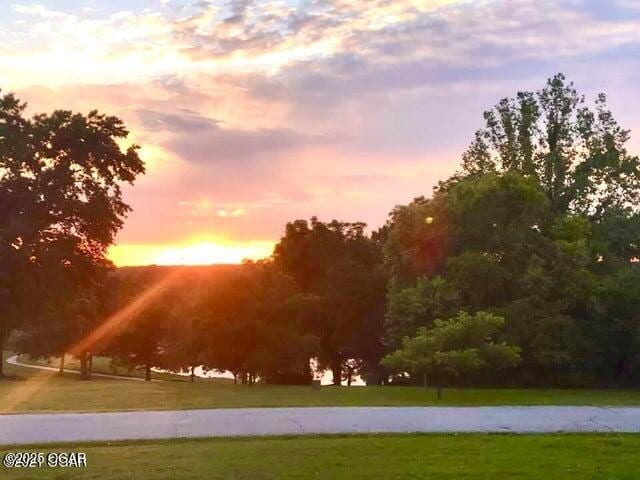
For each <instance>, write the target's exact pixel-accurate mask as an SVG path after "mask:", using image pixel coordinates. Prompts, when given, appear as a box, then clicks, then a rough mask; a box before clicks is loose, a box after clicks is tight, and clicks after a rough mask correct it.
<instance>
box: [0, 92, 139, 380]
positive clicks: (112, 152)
mask: <svg viewBox="0 0 640 480" xmlns="http://www.w3.org/2000/svg"><path fill="white" fill-rule="evenodd" d="M25 109H26V104H25V103H22V102H20V101H19V100H18V99H17V98H16V97H15V96H14V95H12V94H7V95H3V96H0V262H2V263H1V264H0V270H2V272H3V277H4V278H5V279H7V280H5V282H6V283H8V284H9V292H10V296H11V301H10V305H9V306H8V307H5V308H4V309H3V311H2V314H1V315H0V349H1V348H2V346H3V344H4V340H5V339H6V338H7V336H8V334H9V332H10V331H11V330H12V329H13V328H15V327H17V326H19V325H20V324H21V323H22V322H23V320H24V317H25V312H24V309H23V307H25V306H27V307H32V306H33V303H34V302H38V301H39V300H40V298H39V297H38V296H37V295H36V292H35V291H33V290H29V289H27V290H26V291H25V290H21V286H22V285H24V284H25V281H24V278H25V276H29V275H33V274H34V271H36V270H40V271H42V270H43V269H45V268H46V266H47V262H48V261H49V260H51V259H52V258H55V257H57V259H58V260H57V266H56V269H57V268H58V266H59V265H63V266H65V267H66V268H68V269H69V271H71V270H75V271H76V272H78V271H79V270H81V269H83V268H84V266H85V265H91V269H94V268H101V267H102V266H104V265H105V264H106V262H105V255H106V251H107V248H108V247H109V245H111V244H112V243H113V241H114V238H115V234H116V233H117V231H118V230H119V229H120V228H121V227H122V225H123V219H124V217H125V215H126V213H127V212H128V210H129V207H128V206H127V204H126V203H124V201H123V199H122V191H121V185H122V184H123V183H133V181H134V180H135V178H136V176H137V175H139V174H141V173H143V172H144V165H143V163H142V161H141V160H140V158H139V157H138V154H137V149H138V147H137V146H135V145H132V146H130V147H128V148H127V149H125V150H123V149H122V148H121V146H120V142H121V141H122V140H124V139H126V137H127V136H128V131H127V129H126V128H125V126H124V124H123V123H122V121H121V120H120V119H118V118H116V117H113V116H106V115H102V114H99V113H98V112H96V111H93V112H90V113H89V114H88V115H82V114H78V113H73V112H70V111H65V110H57V111H54V112H53V113H51V114H38V115H35V116H33V117H27V116H26V114H25ZM52 250H55V252H56V253H54V254H52V253H51V252H52ZM78 259H81V260H78ZM56 273H59V272H56ZM74 275H76V274H74ZM83 276H84V275H82V274H77V277H78V278H80V277H83ZM72 290H73V289H72ZM72 290H71V291H69V292H68V293H69V298H71V297H72V296H73V293H75V292H73V291H72ZM79 331H81V330H79ZM85 353H86V352H80V353H79V354H80V356H81V357H83V358H81V360H83V362H84V357H85ZM0 368H1V367H0ZM0 373H1V370H0Z"/></svg>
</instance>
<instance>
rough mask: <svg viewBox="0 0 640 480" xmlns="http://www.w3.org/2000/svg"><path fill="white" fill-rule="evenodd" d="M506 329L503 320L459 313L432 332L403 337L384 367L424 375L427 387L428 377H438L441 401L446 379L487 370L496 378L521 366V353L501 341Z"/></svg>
mask: <svg viewBox="0 0 640 480" xmlns="http://www.w3.org/2000/svg"><path fill="white" fill-rule="evenodd" d="M503 328H504V318H502V317H499V316H496V315H492V314H490V313H487V312H482V311H479V312H477V313H476V314H475V315H469V314H468V313H466V312H460V313H459V314H458V315H457V316H455V317H453V318H451V319H449V320H435V322H434V324H433V326H432V327H431V328H425V327H420V328H419V329H418V332H417V334H416V335H415V336H414V337H412V338H409V337H404V338H403V340H402V347H401V348H400V349H398V350H396V351H394V352H392V353H390V354H389V355H387V356H386V357H385V358H384V359H383V360H382V363H383V365H385V366H386V367H387V368H389V369H390V370H392V371H395V372H401V373H402V372H411V373H414V374H419V375H420V374H421V375H422V376H423V381H424V386H425V387H427V384H428V378H429V376H431V375H435V376H436V378H437V385H438V398H440V397H441V388H442V382H443V381H445V380H446V379H456V378H458V377H460V376H463V375H469V374H471V373H476V372H479V371H482V370H487V369H490V370H491V373H492V374H494V375H495V374H496V373H498V371H499V370H501V369H504V368H507V367H513V366H515V365H517V364H518V363H519V362H520V349H519V348H518V347H517V346H514V345H509V344H507V343H505V342H504V341H500V339H499V336H500V334H501V333H502V330H503Z"/></svg>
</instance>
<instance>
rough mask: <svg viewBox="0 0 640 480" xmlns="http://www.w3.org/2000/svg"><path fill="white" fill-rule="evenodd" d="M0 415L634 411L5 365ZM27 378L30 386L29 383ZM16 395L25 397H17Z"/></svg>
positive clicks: (633, 398)
mask: <svg viewBox="0 0 640 480" xmlns="http://www.w3.org/2000/svg"><path fill="white" fill-rule="evenodd" d="M5 371H6V373H7V374H8V375H10V378H8V379H5V380H0V413H20V412H54V411H79V412H100V411H115V410H170V409H190V408H233V407H285V406H297V407H310V406H418V405H458V406H467V405H468V406H472V405H611V406H615V405H640V391H638V390H577V389H576V390H561V389H446V390H445V391H444V396H443V398H442V400H439V401H438V400H437V399H436V394H435V392H434V391H433V390H425V389H423V388H420V387H352V388H348V387H340V388H336V387H323V388H322V389H321V390H320V391H313V390H312V389H311V388H309V387H305V386H274V385H256V386H253V387H248V386H245V385H233V384H229V383H227V382H222V383H221V382H217V381H208V380H207V381H196V383H194V384H191V383H189V382H184V381H164V382H151V383H147V382H138V381H131V380H112V379H104V378H94V379H93V380H90V381H80V380H79V379H78V376H77V375H72V374H66V375H63V376H58V375H57V374H50V375H46V376H43V377H39V376H38V371H37V370H34V369H29V368H22V367H15V366H11V365H7V364H5ZM34 379H38V380H37V381H36V380H34ZM23 392H28V394H24V393H23Z"/></svg>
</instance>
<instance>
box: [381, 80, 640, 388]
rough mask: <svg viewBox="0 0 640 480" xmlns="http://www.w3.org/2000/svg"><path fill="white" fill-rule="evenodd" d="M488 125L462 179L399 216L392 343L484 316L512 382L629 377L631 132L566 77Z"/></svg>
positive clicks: (389, 256)
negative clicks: (515, 353) (498, 334)
mask: <svg viewBox="0 0 640 480" xmlns="http://www.w3.org/2000/svg"><path fill="white" fill-rule="evenodd" d="M484 120H485V127H484V128H482V129H481V130H479V131H478V132H477V134H476V136H475V140H474V141H473V143H472V144H471V146H470V147H469V149H468V150H467V152H466V153H465V154H464V156H463V168H462V170H461V171H460V172H459V173H458V174H456V175H454V176H453V177H451V178H450V179H449V180H447V181H445V182H442V183H441V184H440V185H439V187H438V188H437V189H436V191H435V193H434V195H433V196H432V197H431V198H429V199H426V198H423V197H421V198H418V199H416V200H414V202H412V203H411V204H409V205H407V206H400V207H397V208H396V209H394V211H393V212H392V214H391V217H390V220H389V224H388V227H387V228H388V235H387V238H388V240H387V242H386V245H385V253H386V255H385V257H386V260H385V261H386V263H387V265H388V269H389V271H390V272H391V275H392V276H391V281H390V284H389V289H388V298H389V310H388V313H387V328H386V336H387V340H388V342H389V344H390V345H391V346H392V347H398V346H399V345H400V341H401V339H402V338H403V337H404V336H412V335H414V334H415V332H416V331H417V329H418V328H419V327H423V326H424V327H427V328H428V327H429V326H431V325H432V324H433V321H434V319H436V318H447V317H450V316H452V315H453V314H455V312H457V311H458V310H466V311H470V312H475V311H479V310H486V311H490V312H493V313H496V314H499V315H500V316H502V317H504V319H505V335H506V338H508V340H509V341H510V342H511V343H513V344H515V345H517V346H519V347H520V348H521V351H522V362H521V364H520V366H519V369H518V376H517V377H514V379H513V380H514V381H520V382H536V383H550V382H565V381H577V382H582V381H583V380H584V379H587V378H590V380H584V381H591V382H593V381H612V380H613V379H615V378H616V375H620V374H621V373H623V372H626V374H630V372H632V371H633V369H634V368H636V367H634V365H636V364H637V363H638V362H637V358H638V355H637V346H638V343H637V341H636V338H637V337H638V333H637V332H638V331H640V330H639V329H638V320H637V315H635V313H634V312H635V311H637V309H638V307H640V305H639V304H638V300H636V297H635V289H634V288H633V285H634V280H633V279H634V278H638V270H637V269H638V263H637V258H638V251H637V248H638V247H637V245H638V240H637V239H638V234H639V233H640V227H639V225H640V221H639V220H638V218H639V217H638V216H637V214H636V205H637V199H638V194H639V193H640V183H639V182H640V171H639V169H638V167H639V164H640V162H639V160H638V158H637V157H635V156H632V155H630V154H629V153H628V152H627V150H626V146H625V145H626V143H627V141H628V139H629V132H628V131H627V130H624V129H622V128H621V127H619V126H618V124H617V122H616V121H615V119H614V117H613V115H612V114H611V112H610V111H609V110H608V109H607V107H606V99H605V96H604V95H600V96H599V97H598V98H597V100H596V102H595V105H594V106H589V105H588V104H587V102H586V101H585V99H584V98H583V97H581V96H580V95H579V94H578V93H577V92H576V90H575V88H574V86H573V84H572V83H569V82H567V81H566V79H565V78H564V76H563V75H561V74H558V75H556V76H555V77H553V78H551V79H550V80H549V81H548V82H547V84H546V86H545V87H544V88H543V89H542V90H540V91H538V92H535V93H534V92H520V93H518V94H517V96H516V97H515V98H512V99H503V100H501V101H500V102H499V103H498V104H497V105H496V107H495V108H493V109H492V110H490V111H487V112H485V115H484ZM611 298H617V299H622V300H621V301H612V300H611ZM581 378H582V379H583V380H580V379H581ZM516 379H517V380H516Z"/></svg>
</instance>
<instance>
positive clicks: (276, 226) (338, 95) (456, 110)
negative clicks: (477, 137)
mask: <svg viewBox="0 0 640 480" xmlns="http://www.w3.org/2000/svg"><path fill="white" fill-rule="evenodd" d="M558 71H562V72H564V73H565V74H566V75H567V76H568V77H569V78H570V79H571V80H573V81H575V83H576V86H577V87H578V89H579V90H580V91H581V92H583V93H585V94H586V95H587V96H588V97H593V96H594V95H595V94H596V93H597V92H598V91H604V92H606V93H608V95H609V103H610V106H611V107H612V109H613V110H614V112H615V114H616V116H617V117H618V119H619V120H620V122H621V123H622V125H623V126H624V127H626V128H631V129H632V131H633V132H632V142H631V145H630V147H631V150H632V152H634V153H639V152H640V108H638V106H640V0H611V1H609V0H566V1H551V0H468V1H448V0H390V1H383V0H351V1H348V0H306V1H305V0H296V1H294V0H274V1H271V0H267V1H252V0H235V1H233V0H232V1H226V0H221V1H187V0H139V1H135V0H128V1H124V0H111V1H103V0H84V1H83V0H55V1H53V0H51V1H46V0H40V1H38V2H31V1H28V0H22V1H21V0H16V2H15V3H14V2H12V1H11V0H9V1H3V2H0V88H1V89H2V90H3V91H4V92H7V91H14V92H16V93H17V94H18V96H19V97H21V98H22V99H24V100H26V101H28V102H29V108H30V111H31V112H33V113H35V112H40V111H50V110H52V109H55V108H65V109H72V110H78V111H82V112H88V111H89V110H91V109H93V108H98V109H100V110H102V111H104V112H106V113H109V114H115V115H118V116H120V117H121V118H123V119H124V121H125V123H126V124H127V125H128V127H129V128H130V130H131V132H132V136H131V137H132V140H133V141H135V142H136V143H139V144H140V145H142V150H141V155H142V157H143V158H144V160H145V161H146V163H147V168H148V173H147V175H145V176H144V178H141V179H140V180H139V181H138V182H137V184H136V186H135V187H134V188H131V189H129V188H128V189H126V191H125V195H126V200H127V202H128V203H130V204H131V206H132V207H133V209H134V210H133V212H132V213H131V215H130V216H129V219H128V220H127V222H126V226H125V228H124V230H123V231H122V232H121V234H120V235H119V237H118V245H117V247H115V248H114V249H112V250H111V257H112V258H113V260H114V261H115V262H116V263H117V264H120V265H125V264H150V263H162V264H168V263H220V262H238V261H240V260H241V259H242V258H243V257H251V258H258V257H262V256H267V255H269V254H270V253H271V249H272V247H273V244H274V242H275V241H277V240H278V238H279V237H280V235H281V234H282V233H283V229H284V224H285V223H286V222H287V221H289V220H293V219H296V218H309V217H311V216H312V215H317V216H318V217H320V218H321V219H324V220H330V219H332V218H337V219H341V220H346V221H356V220H362V221H365V222H367V223H368V224H369V225H370V226H371V227H372V228H377V227H378V226H380V225H382V223H383V222H384V221H385V219H386V216H387V214H388V212H389V211H390V210H391V208H392V207H393V206H394V205H396V204H398V203H406V202H408V201H410V200H411V199H412V198H413V197H415V196H418V195H421V194H429V193H430V192H431V188H432V186H433V185H434V183H436V182H437V180H439V179H444V178H445V177H446V176H448V175H449V174H451V173H452V172H453V171H454V170H455V169H456V168H457V166H458V163H459V158H460V155H461V153H462V151H463V150H464V149H465V146H466V145H467V144H468V143H469V141H470V140H471V138H472V135H473V132H474V130H475V129H477V128H478V127H480V126H481V123H482V111H483V110H484V109H486V108H488V107H490V106H491V105H493V104H494V103H495V102H496V101H497V100H498V99H499V98H500V97H502V96H505V95H512V94H514V93H515V92H516V91H517V90H523V89H538V88H540V87H541V86H542V85H543V83H544V81H545V80H546V78H548V77H549V76H551V75H553V74H554V73H555V72H558Z"/></svg>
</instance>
